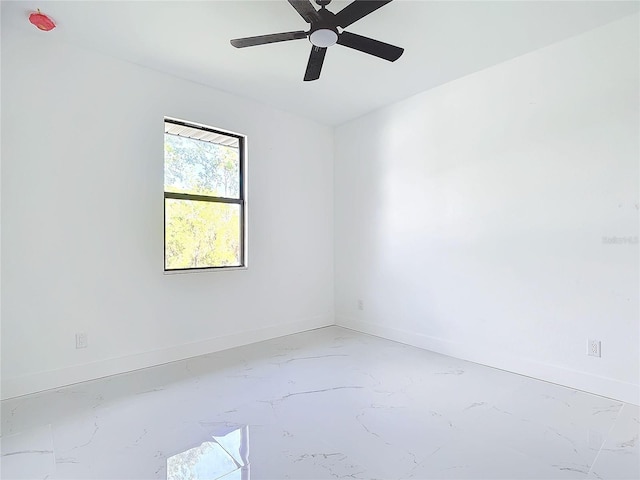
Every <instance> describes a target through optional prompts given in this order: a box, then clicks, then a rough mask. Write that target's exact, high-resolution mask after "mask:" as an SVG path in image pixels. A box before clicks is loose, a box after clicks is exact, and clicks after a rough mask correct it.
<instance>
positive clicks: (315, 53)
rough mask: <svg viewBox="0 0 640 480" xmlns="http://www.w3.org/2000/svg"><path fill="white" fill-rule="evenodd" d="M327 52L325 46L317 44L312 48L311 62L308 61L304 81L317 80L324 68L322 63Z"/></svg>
mask: <svg viewBox="0 0 640 480" xmlns="http://www.w3.org/2000/svg"><path fill="white" fill-rule="evenodd" d="M326 53H327V49H326V48H324V47H316V46H315V45H314V46H313V48H312V49H311V55H309V63H307V71H306V72H304V81H305V82H310V81H311V80H317V79H318V78H320V70H322V63H323V62H324V56H325V54H326Z"/></svg>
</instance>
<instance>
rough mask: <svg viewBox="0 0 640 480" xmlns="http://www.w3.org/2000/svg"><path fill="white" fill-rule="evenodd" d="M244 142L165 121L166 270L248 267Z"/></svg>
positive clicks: (223, 134)
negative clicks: (246, 260) (245, 248)
mask: <svg viewBox="0 0 640 480" xmlns="http://www.w3.org/2000/svg"><path fill="white" fill-rule="evenodd" d="M244 141H245V139H244V137H243V136H241V135H234V134H229V133H224V132H220V131H217V130H215V129H212V128H209V127H201V126H196V125H193V124H188V123H185V122H180V121H175V120H169V119H165V134H164V198H165V200H164V202H165V204H164V210H165V234H164V237H165V239H164V242H165V267H164V268H165V270H187V269H199V268H225V267H227V268H228V267H240V266H244V265H245V261H244V243H245V242H244V192H243V187H244V182H243V170H244V168H243V167H244V165H243V161H244V155H243V153H244Z"/></svg>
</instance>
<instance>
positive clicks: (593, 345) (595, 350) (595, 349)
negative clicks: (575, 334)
mask: <svg viewBox="0 0 640 480" xmlns="http://www.w3.org/2000/svg"><path fill="white" fill-rule="evenodd" d="M587 355H589V356H590V357H601V356H602V351H601V343H600V340H593V339H591V338H590V339H589V343H588V344H587Z"/></svg>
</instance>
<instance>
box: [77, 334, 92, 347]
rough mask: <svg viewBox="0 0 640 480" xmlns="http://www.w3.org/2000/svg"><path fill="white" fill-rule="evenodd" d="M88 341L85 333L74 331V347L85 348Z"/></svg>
mask: <svg viewBox="0 0 640 480" xmlns="http://www.w3.org/2000/svg"><path fill="white" fill-rule="evenodd" d="M88 346H89V341H88V339H87V334H86V333H76V348H87V347H88Z"/></svg>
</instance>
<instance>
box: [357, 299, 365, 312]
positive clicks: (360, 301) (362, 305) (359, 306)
mask: <svg viewBox="0 0 640 480" xmlns="http://www.w3.org/2000/svg"><path fill="white" fill-rule="evenodd" d="M358 310H364V302H363V301H362V300H358Z"/></svg>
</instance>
